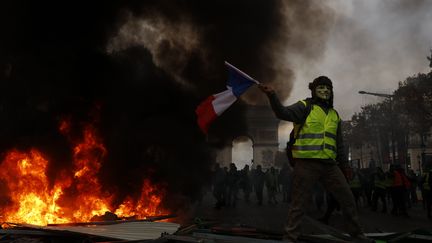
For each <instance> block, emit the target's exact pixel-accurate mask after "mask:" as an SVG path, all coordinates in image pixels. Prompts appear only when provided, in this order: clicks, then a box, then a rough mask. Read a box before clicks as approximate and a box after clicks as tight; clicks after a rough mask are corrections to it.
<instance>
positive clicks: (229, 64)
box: [225, 61, 261, 84]
mask: <svg viewBox="0 0 432 243" xmlns="http://www.w3.org/2000/svg"><path fill="white" fill-rule="evenodd" d="M225 65H227V66H229V67H231V68H232V69H234V70H236V71H237V72H239V73H240V74H241V75H243V76H244V77H246V78H248V79H250V80H251V81H252V82H254V83H256V84H261V82H259V81H258V80H256V79H254V78H252V77H251V76H249V75H247V74H246V73H245V72H243V71H242V70H240V69H238V68H236V67H235V66H234V65H232V64H231V63H229V62H227V61H225Z"/></svg>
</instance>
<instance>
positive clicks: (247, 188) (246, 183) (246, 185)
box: [240, 165, 252, 202]
mask: <svg viewBox="0 0 432 243" xmlns="http://www.w3.org/2000/svg"><path fill="white" fill-rule="evenodd" d="M251 180H252V179H251V171H250V170H249V165H245V167H244V168H243V169H242V170H241V172H240V187H241V189H242V190H243V195H244V200H245V201H246V202H250V193H251V192H252V182H251Z"/></svg>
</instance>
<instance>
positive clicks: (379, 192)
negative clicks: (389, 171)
mask: <svg viewBox="0 0 432 243" xmlns="http://www.w3.org/2000/svg"><path fill="white" fill-rule="evenodd" d="M373 182H374V190H373V196H372V210H373V211H377V209H378V199H380V200H381V203H382V211H381V212H382V213H386V212H387V201H386V191H387V185H386V175H385V173H384V171H383V170H382V169H381V168H380V167H377V168H376V172H375V174H374V180H373Z"/></svg>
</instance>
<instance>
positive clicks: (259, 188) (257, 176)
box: [253, 165, 265, 205]
mask: <svg viewBox="0 0 432 243" xmlns="http://www.w3.org/2000/svg"><path fill="white" fill-rule="evenodd" d="M264 182H265V174H264V172H263V171H262V167H261V165H257V167H256V169H255V172H254V174H253V185H254V189H255V194H256V198H257V201H258V205H262V203H263V190H264Z"/></svg>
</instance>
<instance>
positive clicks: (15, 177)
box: [0, 121, 164, 225]
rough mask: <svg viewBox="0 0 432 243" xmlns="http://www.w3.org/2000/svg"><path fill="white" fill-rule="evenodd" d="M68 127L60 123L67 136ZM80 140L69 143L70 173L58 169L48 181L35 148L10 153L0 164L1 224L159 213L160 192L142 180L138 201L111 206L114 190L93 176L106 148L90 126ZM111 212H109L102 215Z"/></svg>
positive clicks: (127, 200) (130, 199) (44, 162)
mask: <svg viewBox="0 0 432 243" xmlns="http://www.w3.org/2000/svg"><path fill="white" fill-rule="evenodd" d="M69 127H70V125H69V124H68V123H67V122H66V121H62V122H61V125H60V130H61V132H62V133H65V135H67V133H68V132H69V131H68V128H69ZM83 133H84V134H83V136H82V139H81V140H80V141H76V143H75V144H74V145H73V167H72V170H69V171H68V170H60V171H58V175H57V177H56V179H55V180H53V181H52V182H51V183H52V184H51V183H50V181H49V179H48V177H47V174H46V170H47V166H48V163H49V161H48V160H47V159H46V158H45V157H44V155H43V154H42V153H41V152H40V151H38V150H37V149H32V150H30V151H29V152H20V151H18V150H12V151H9V152H8V153H7V154H6V155H5V156H4V160H3V162H2V163H1V164H0V176H1V178H2V189H3V190H2V197H3V199H4V200H2V203H3V205H2V208H1V215H2V216H3V219H2V220H3V221H5V222H15V223H28V224H35V225H47V224H53V223H69V222H85V221H91V220H96V219H98V217H100V218H101V219H104V220H106V219H107V218H109V217H111V219H112V220H114V216H115V217H137V218H145V217H147V216H154V215H160V214H162V213H163V212H164V211H163V209H162V208H160V207H159V206H160V203H161V201H162V198H163V194H164V191H163V189H161V188H158V187H157V186H156V185H152V184H151V182H150V181H149V180H148V179H145V178H143V181H142V183H141V185H142V189H141V194H140V195H139V197H132V195H131V196H130V197H126V198H125V199H124V201H122V202H121V203H117V204H115V203H114V201H113V199H114V198H115V192H111V191H108V190H104V189H103V188H102V185H101V183H100V181H99V179H98V177H97V174H98V173H99V170H100V168H101V167H102V163H103V161H104V157H105V156H106V154H107V150H106V148H105V146H104V145H103V144H102V142H101V141H100V139H99V138H98V137H97V135H96V131H95V129H94V127H92V126H90V125H89V126H86V129H85V130H84V132H83ZM107 212H114V213H107Z"/></svg>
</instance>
